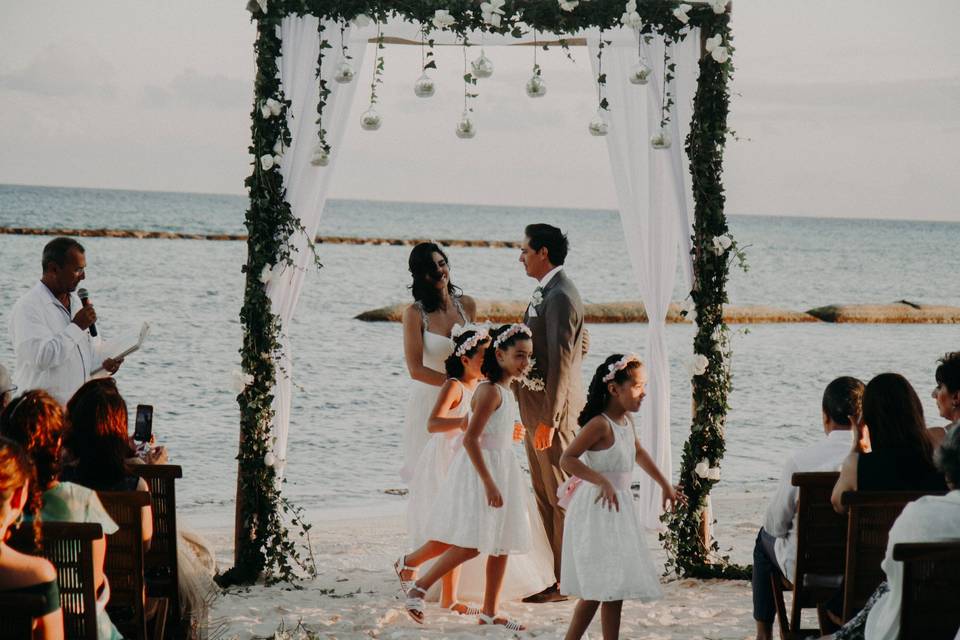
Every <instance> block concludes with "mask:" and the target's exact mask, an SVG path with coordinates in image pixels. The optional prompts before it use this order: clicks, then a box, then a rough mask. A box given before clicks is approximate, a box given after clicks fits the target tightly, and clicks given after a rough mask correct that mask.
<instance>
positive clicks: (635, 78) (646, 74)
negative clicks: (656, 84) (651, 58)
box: [629, 58, 653, 84]
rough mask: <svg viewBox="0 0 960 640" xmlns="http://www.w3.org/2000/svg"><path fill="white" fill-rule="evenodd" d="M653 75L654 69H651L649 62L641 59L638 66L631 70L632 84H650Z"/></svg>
mask: <svg viewBox="0 0 960 640" xmlns="http://www.w3.org/2000/svg"><path fill="white" fill-rule="evenodd" d="M652 73H653V69H651V68H650V65H648V64H647V61H646V60H644V59H643V58H641V59H640V61H639V62H637V64H635V65H634V66H633V68H632V69H630V76H629V78H630V83H631V84H647V83H648V82H650V74H652Z"/></svg>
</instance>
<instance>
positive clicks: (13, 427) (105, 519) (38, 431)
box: [0, 390, 120, 639]
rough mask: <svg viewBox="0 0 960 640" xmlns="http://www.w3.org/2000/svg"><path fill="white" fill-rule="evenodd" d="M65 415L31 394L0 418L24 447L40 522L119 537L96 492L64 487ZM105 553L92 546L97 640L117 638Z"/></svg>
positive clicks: (42, 395) (102, 544) (0, 426)
mask: <svg viewBox="0 0 960 640" xmlns="http://www.w3.org/2000/svg"><path fill="white" fill-rule="evenodd" d="M63 432H64V424H63V409H62V408H61V407H60V404H59V403H58V402H57V401H56V400H54V398H53V396H51V395H50V394H48V393H47V392H46V391H41V390H37V391H28V392H27V393H25V394H23V395H22V396H20V397H19V398H17V399H16V400H14V401H13V402H12V403H11V404H10V406H9V407H8V409H7V410H6V411H4V412H3V413H2V414H0V435H2V436H4V437H6V438H9V439H10V440H13V441H14V442H16V443H17V444H19V445H20V446H21V447H23V449H24V451H25V452H26V454H27V456H29V458H30V460H31V461H32V462H33V465H34V468H35V469H36V487H37V490H38V491H41V492H43V493H42V495H41V496H40V502H39V509H36V506H37V505H34V510H35V511H38V512H39V515H40V519H41V520H42V521H44V522H92V523H95V524H99V525H100V526H101V528H103V533H104V534H105V535H110V534H113V533H116V531H117V525H116V523H115V522H114V521H113V519H112V518H111V517H110V515H109V514H108V513H107V512H106V510H105V509H104V508H103V505H102V504H101V503H100V498H98V497H97V492H96V491H92V490H90V489H88V488H86V487H82V486H80V485H78V484H73V483H71V482H60V459H61V453H62V452H61V445H62V443H63ZM106 552H107V541H106V537H105V536H104V537H101V538H100V539H99V540H94V542H93V582H94V585H95V586H96V593H97V605H98V606H97V628H98V632H97V635H98V637H99V638H101V639H105V638H111V639H112V638H119V637H120V634H119V632H117V630H116V628H114V626H113V623H112V622H111V621H110V617H109V616H108V615H107V612H106V610H105V607H106V605H107V602H108V601H109V599H110V585H109V584H108V583H107V578H106V576H104V574H103V562H104V558H105V556H106Z"/></svg>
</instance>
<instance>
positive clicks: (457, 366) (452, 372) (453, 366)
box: [443, 330, 490, 378]
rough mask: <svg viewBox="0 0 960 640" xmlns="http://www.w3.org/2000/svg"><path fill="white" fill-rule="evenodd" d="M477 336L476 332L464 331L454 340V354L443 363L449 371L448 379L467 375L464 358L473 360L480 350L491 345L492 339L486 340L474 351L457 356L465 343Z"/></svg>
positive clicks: (469, 350)
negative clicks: (486, 345)
mask: <svg viewBox="0 0 960 640" xmlns="http://www.w3.org/2000/svg"><path fill="white" fill-rule="evenodd" d="M475 335H477V332H476V331H472V330H471V331H464V332H463V333H461V334H460V335H459V336H457V337H456V338H454V339H453V353H451V354H450V356H449V357H448V358H447V359H446V360H445V361H444V362H443V366H444V368H445V369H446V370H447V377H448V378H461V377H462V376H463V374H464V373H466V368H465V367H464V366H463V360H461V359H460V358H462V357H463V356H467V357H468V358H472V357H473V356H475V355H477V351H479V350H480V347H482V346H483V345H485V344H490V338H487V339H486V340H481V341H480V342H478V343H477V344H476V345H475V346H474V347H473V348H472V349H467V351H466V353H462V354H460V355H459V356H458V355H457V349H459V348H460V347H461V346H462V345H463V343H464V342H466V341H467V340H469V339H470V338H472V337H473V336H475Z"/></svg>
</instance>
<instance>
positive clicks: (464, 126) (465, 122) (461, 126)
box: [456, 109, 477, 140]
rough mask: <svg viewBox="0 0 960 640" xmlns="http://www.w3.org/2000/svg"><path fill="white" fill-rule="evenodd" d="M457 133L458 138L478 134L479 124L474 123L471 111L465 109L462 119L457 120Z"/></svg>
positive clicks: (467, 137)
mask: <svg viewBox="0 0 960 640" xmlns="http://www.w3.org/2000/svg"><path fill="white" fill-rule="evenodd" d="M456 133H457V137H458V138H461V139H465V140H466V139H470V138H472V137H473V136H475V135H477V125H475V124H474V123H473V119H472V118H471V117H470V112H469V111H468V110H466V109H464V110H463V115H461V116H460V121H459V122H457V128H456Z"/></svg>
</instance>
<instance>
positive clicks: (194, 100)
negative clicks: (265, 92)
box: [141, 69, 253, 109]
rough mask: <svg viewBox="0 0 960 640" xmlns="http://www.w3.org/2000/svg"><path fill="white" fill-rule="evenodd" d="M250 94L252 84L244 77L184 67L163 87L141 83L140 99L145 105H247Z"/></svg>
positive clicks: (250, 97)
mask: <svg viewBox="0 0 960 640" xmlns="http://www.w3.org/2000/svg"><path fill="white" fill-rule="evenodd" d="M252 96H253V87H252V86H251V85H250V83H249V82H247V81H246V80H241V79H238V78H230V77H227V76H225V75H221V74H215V75H206V74H201V73H198V72H197V71H196V70H195V69H185V70H184V71H182V72H181V73H180V74H179V75H178V76H177V77H175V78H174V79H173V80H172V81H171V82H170V84H169V85H167V86H166V87H158V86H155V85H148V86H146V87H144V89H143V97H142V100H141V103H142V104H143V105H144V106H147V107H166V106H171V105H189V106H191V107H196V106H206V107H215V108H218V109H237V108H241V109H246V108H248V107H249V104H250V101H251V100H252Z"/></svg>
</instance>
